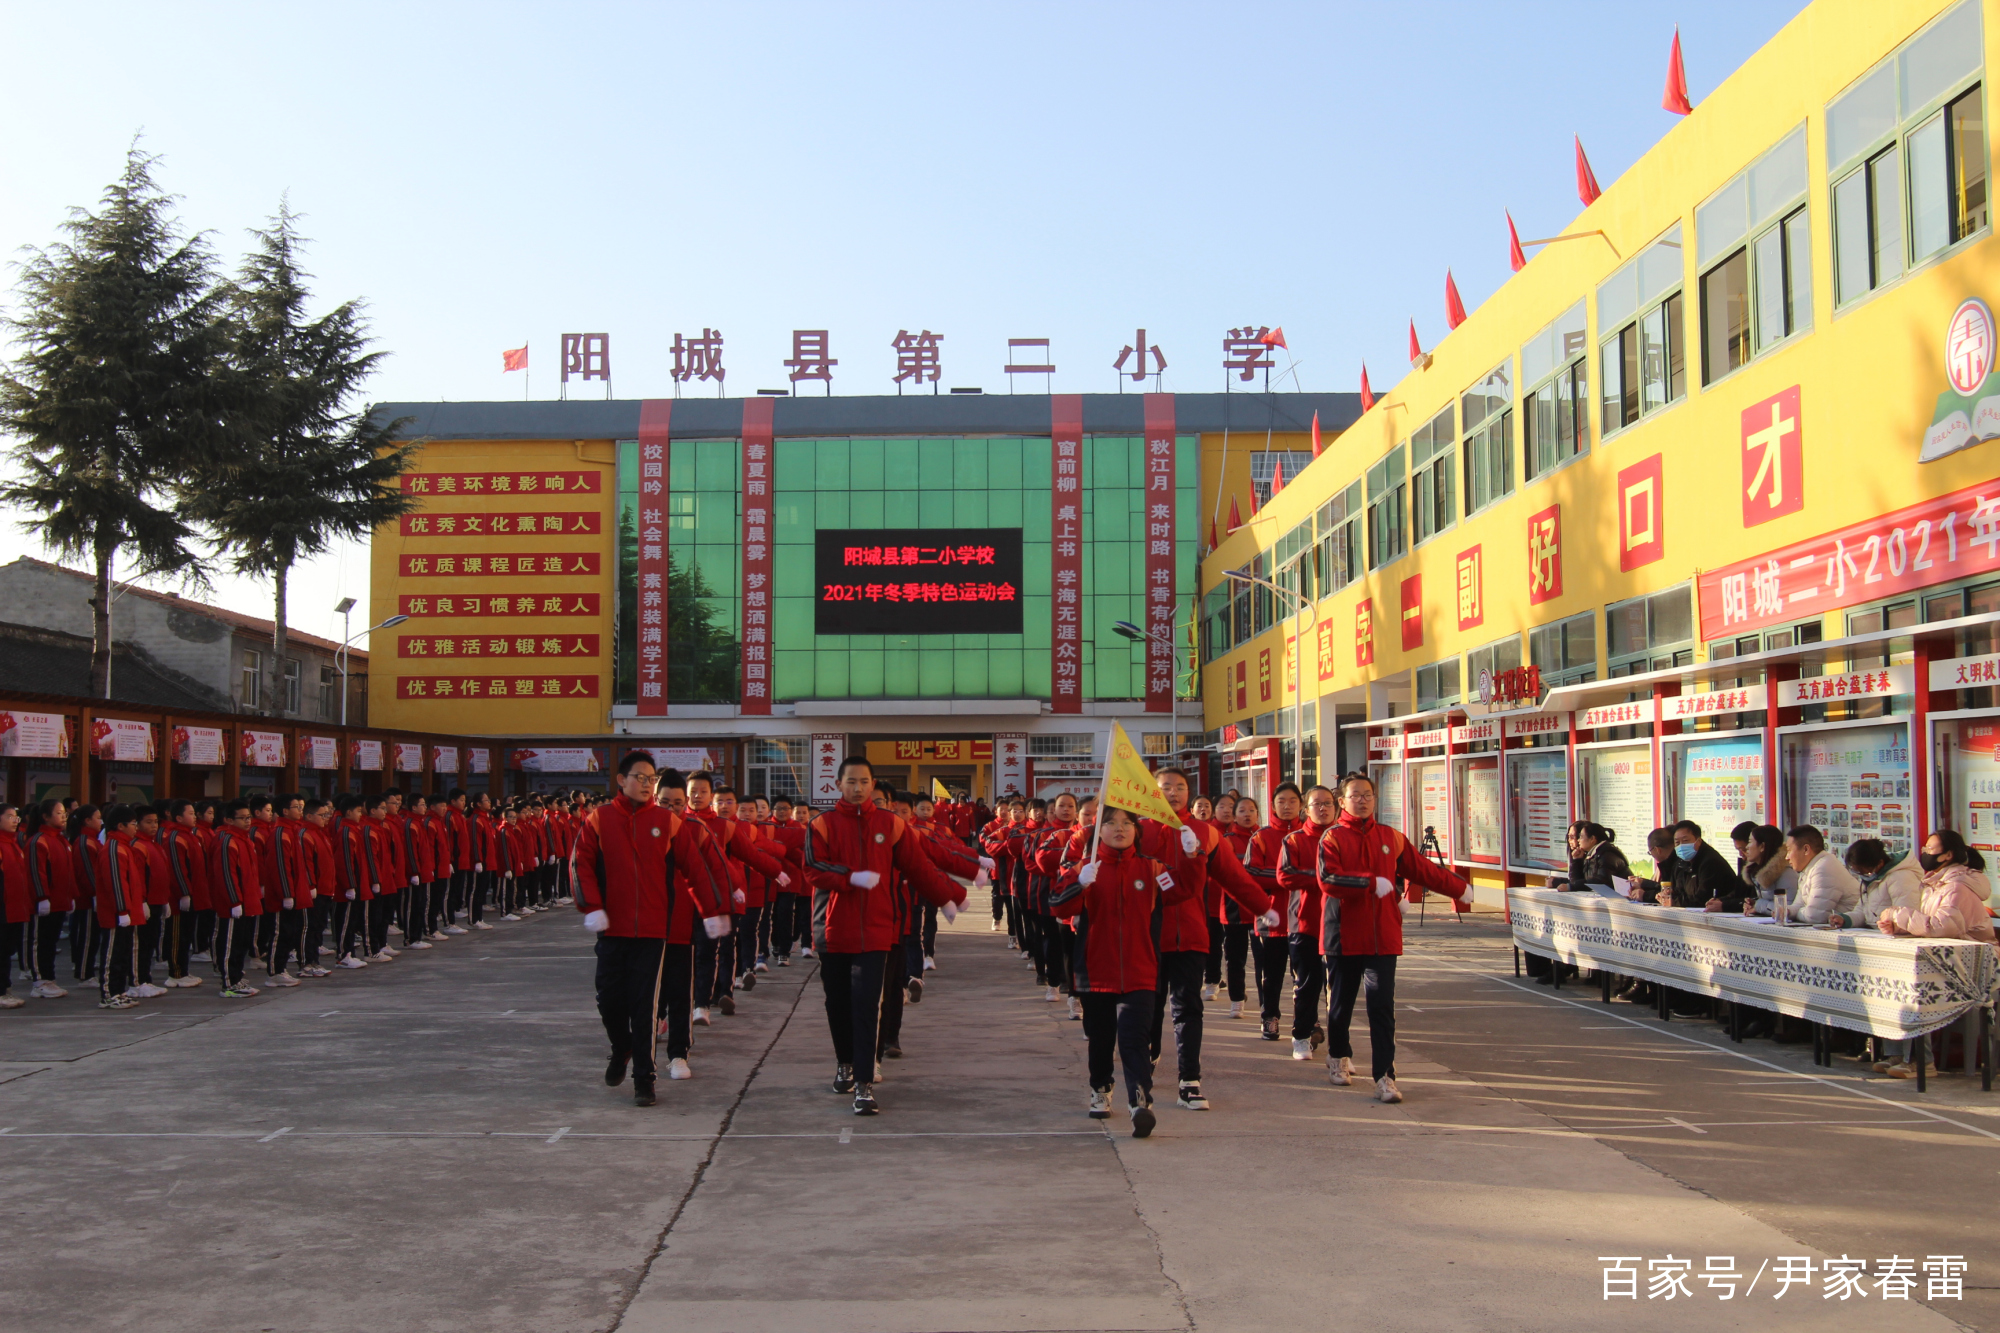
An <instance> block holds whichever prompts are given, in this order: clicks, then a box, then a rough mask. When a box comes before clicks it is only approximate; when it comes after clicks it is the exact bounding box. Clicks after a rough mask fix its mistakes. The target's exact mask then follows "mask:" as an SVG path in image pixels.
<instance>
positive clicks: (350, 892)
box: [347, 889, 354, 902]
mask: <svg viewBox="0 0 2000 1333" xmlns="http://www.w3.org/2000/svg"><path fill="white" fill-rule="evenodd" d="M347 901H349V902H353V901H354V890H353V889H349V890H348V891H347Z"/></svg>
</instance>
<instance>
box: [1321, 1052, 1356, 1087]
mask: <svg viewBox="0 0 2000 1333" xmlns="http://www.w3.org/2000/svg"><path fill="white" fill-rule="evenodd" d="M1326 1076H1327V1078H1328V1080H1329V1081H1331V1082H1332V1084H1333V1086H1334V1087H1336V1088H1345V1087H1349V1086H1351V1085H1352V1084H1353V1082H1354V1061H1353V1060H1351V1059H1349V1058H1348V1057H1347V1056H1344V1055H1329V1056H1327V1057H1326Z"/></svg>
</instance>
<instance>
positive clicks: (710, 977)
mask: <svg viewBox="0 0 2000 1333" xmlns="http://www.w3.org/2000/svg"><path fill="white" fill-rule="evenodd" d="M686 791H687V807H688V808H687V813H688V816H689V817H690V818H692V819H694V820H696V821H697V822H698V823H700V824H701V826H702V830H703V832H705V833H707V834H708V836H709V837H711V838H713V839H714V840H715V842H716V845H717V846H718V847H720V848H721V850H722V853H723V856H724V858H725V864H726V865H727V868H728V871H729V880H730V890H731V893H730V897H731V901H732V903H733V904H734V906H733V908H732V916H731V929H730V932H729V933H728V934H727V935H723V936H720V937H718V938H716V939H714V940H706V939H704V940H697V941H695V951H694V998H695V1013H694V1021H695V1022H696V1023H700V1024H703V1025H706V1024H707V1023H708V1022H709V1014H708V1009H709V1006H711V1005H713V1006H714V1007H715V1008H717V1009H720V1010H721V1011H722V1012H723V1013H725V1014H733V1013H735V1012H736V1001H735V999H734V998H733V997H732V995H731V991H732V990H734V989H735V986H736V983H737V980H738V978H739V977H740V975H741V974H740V973H739V972H738V971H737V970H736V966H735V964H736V955H737V944H736V940H737V930H736V927H737V926H739V925H741V924H742V921H743V919H744V916H745V912H746V909H747V906H748V904H749V901H750V895H749V892H748V889H747V888H746V884H747V880H746V876H745V871H746V870H756V871H760V872H762V873H763V874H766V875H771V876H773V877H776V876H778V875H783V874H784V870H785V867H784V865H783V864H782V863H781V862H780V861H779V860H778V859H777V857H775V856H773V855H772V854H771V851H770V850H767V849H766V848H764V847H763V846H762V845H761V844H762V840H761V839H760V838H758V837H757V835H756V834H755V833H754V832H753V831H752V830H751V829H750V827H749V826H748V825H747V824H743V823H741V822H739V821H738V820H735V819H730V818H728V817H726V816H724V815H723V814H722V812H721V811H720V810H719V809H718V808H717V806H716V801H717V798H718V796H723V795H726V796H727V798H728V801H729V803H730V805H731V808H734V802H735V793H734V792H733V791H730V790H729V789H728V788H726V787H723V788H718V786H717V785H716V781H715V775H714V774H712V773H707V772H702V773H691V774H689V775H688V778H687V783H686ZM775 850H777V851H779V852H782V851H783V848H776V849H775ZM786 878H787V880H789V879H790V876H786ZM779 887H780V888H783V887H785V886H784V885H780V886H779ZM752 984H753V985H754V984H755V982H754V980H753V982H752ZM745 989H748V987H746V988H745Z"/></svg>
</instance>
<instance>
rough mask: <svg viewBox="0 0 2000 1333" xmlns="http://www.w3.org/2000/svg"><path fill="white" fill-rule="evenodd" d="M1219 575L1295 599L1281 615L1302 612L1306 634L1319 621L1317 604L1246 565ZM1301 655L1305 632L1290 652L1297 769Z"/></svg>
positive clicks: (1301, 760)
mask: <svg viewBox="0 0 2000 1333" xmlns="http://www.w3.org/2000/svg"><path fill="white" fill-rule="evenodd" d="M1222 577H1223V578H1225V579H1228V580H1230V581H1231V582H1234V583H1251V584H1255V585H1256V586H1257V587H1259V588H1269V589H1270V590H1271V591H1272V592H1275V593H1277V594H1278V595H1279V596H1281V597H1289V598H1291V599H1292V600H1293V601H1294V602H1297V603H1298V610H1297V611H1292V612H1289V613H1287V615H1286V617H1285V618H1286V619H1287V620H1290V619H1291V618H1292V617H1293V616H1297V615H1300V614H1303V615H1305V616H1306V633H1307V634H1310V633H1312V631H1313V628H1314V626H1316V625H1318V624H1319V607H1318V606H1317V605H1316V604H1315V603H1314V602H1312V601H1310V600H1308V599H1307V598H1305V597H1302V596H1300V595H1299V594H1298V593H1295V592H1293V591H1292V590H1291V589H1290V588H1286V587H1283V586H1281V585H1279V584H1276V583H1273V582H1271V580H1269V579H1267V578H1261V577H1259V576H1258V575H1255V574H1252V573H1251V572H1250V571H1249V570H1248V569H1225V570H1223V571H1222ZM1305 655H1306V645H1305V636H1304V635H1301V636H1300V640H1299V646H1298V651H1296V652H1294V653H1293V654H1292V767H1293V768H1294V769H1295V770H1300V771H1303V768H1304V765H1305V757H1306V755H1305V728H1304V726H1302V725H1301V723H1300V721H1299V719H1300V717H1301V716H1302V714H1303V710H1304V708H1305V702H1306V691H1305ZM1314 721H1315V722H1317V721H1318V717H1317V715H1315V717H1314ZM1297 778H1298V773H1297V772H1294V773H1293V780H1294V781H1297Z"/></svg>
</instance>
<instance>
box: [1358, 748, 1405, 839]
mask: <svg viewBox="0 0 2000 1333" xmlns="http://www.w3.org/2000/svg"><path fill="white" fill-rule="evenodd" d="M1368 774H1369V776H1370V777H1372V778H1374V779H1375V818H1376V820H1377V821H1378V822H1380V823H1383V824H1387V825H1388V826H1389V827H1390V828H1392V829H1403V827H1404V825H1406V824H1408V823H1409V821H1408V820H1407V819H1405V818H1404V817H1403V766H1402V765H1401V764H1370V765H1368Z"/></svg>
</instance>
